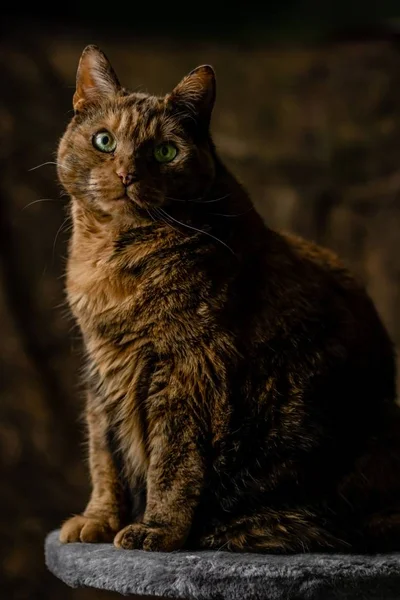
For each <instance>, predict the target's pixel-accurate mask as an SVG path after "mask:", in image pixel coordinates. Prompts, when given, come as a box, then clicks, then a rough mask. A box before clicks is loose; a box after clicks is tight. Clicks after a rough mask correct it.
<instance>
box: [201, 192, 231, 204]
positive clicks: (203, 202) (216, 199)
mask: <svg viewBox="0 0 400 600" xmlns="http://www.w3.org/2000/svg"><path fill="white" fill-rule="evenodd" d="M230 195H231V194H225V196H221V197H220V198H214V199H213V200H191V202H201V204H211V202H220V201H221V200H225V198H229V196H230Z"/></svg>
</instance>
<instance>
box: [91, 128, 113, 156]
mask: <svg viewBox="0 0 400 600" xmlns="http://www.w3.org/2000/svg"><path fill="white" fill-rule="evenodd" d="M92 141H93V146H94V147H95V148H96V150H100V152H114V150H115V148H116V147H117V142H116V139H115V137H114V136H113V135H112V134H111V133H109V132H108V131H99V133H96V135H94V136H93V140H92Z"/></svg>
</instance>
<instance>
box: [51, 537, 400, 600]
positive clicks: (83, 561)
mask: <svg viewBox="0 0 400 600" xmlns="http://www.w3.org/2000/svg"><path fill="white" fill-rule="evenodd" d="M46 564H47V566H48V568H49V569H50V571H51V572H52V573H53V574H54V575H56V576H57V577H59V578H60V579H62V581H64V582H65V583H67V584H68V585H70V586H72V587H79V586H89V587H95V588H99V589H103V590H111V591H115V592H120V593H121V594H125V595H129V594H140V595H152V596H167V597H170V598H187V599H191V598H193V599H194V598H196V599H197V598H199V599H204V600H208V599H216V600H252V599H255V600H256V599H257V600H300V599H306V600H309V599H314V598H315V599H319V600H333V599H339V598H340V599H346V600H350V599H351V600H353V599H365V600H400V553H396V554H387V555H384V554H380V555H374V556H361V555H340V554H299V555H294V556H275V555H260V554H230V553H229V552H224V551H219V552H212V551H202V552H186V551H185V552H184V551H182V552H172V553H168V554H167V553H152V552H143V551H139V550H117V549H116V548H114V547H113V546H112V545H111V544H66V545H62V544H60V543H59V541H58V532H57V531H53V532H52V533H50V534H49V535H48V537H47V539H46Z"/></svg>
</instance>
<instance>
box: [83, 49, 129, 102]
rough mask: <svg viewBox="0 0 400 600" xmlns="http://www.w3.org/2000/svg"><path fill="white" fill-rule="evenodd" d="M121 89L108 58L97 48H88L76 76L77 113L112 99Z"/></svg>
mask: <svg viewBox="0 0 400 600" xmlns="http://www.w3.org/2000/svg"><path fill="white" fill-rule="evenodd" d="M120 89H121V86H120V83H119V81H118V78H117V76H116V74H115V73H114V69H113V68H112V66H111V64H110V62H109V61H108V58H107V57H106V55H105V54H103V52H102V51H101V50H100V48H98V47H97V46H93V45H91V46H86V48H85V49H84V51H83V52H82V56H81V59H80V61H79V65H78V71H77V74H76V91H75V94H74V98H73V106H74V110H75V112H80V111H82V110H83V109H84V108H85V107H86V106H88V105H91V104H96V103H97V102H99V101H101V100H102V99H104V98H106V97H112V96H115V94H117V92H118V91H119V90H120Z"/></svg>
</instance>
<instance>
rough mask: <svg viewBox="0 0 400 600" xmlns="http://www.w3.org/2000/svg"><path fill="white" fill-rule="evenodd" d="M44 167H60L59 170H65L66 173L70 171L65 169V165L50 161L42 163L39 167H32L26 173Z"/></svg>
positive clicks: (67, 168)
mask: <svg viewBox="0 0 400 600" xmlns="http://www.w3.org/2000/svg"><path fill="white" fill-rule="evenodd" d="M46 165H56V166H58V167H60V168H61V169H66V170H67V171H72V169H70V168H69V167H66V166H65V165H62V164H61V163H58V162H54V161H52V160H49V161H47V162H44V163H42V164H41V165H37V166H36V167H32V168H31V169H28V171H35V170H36V169H40V167H45V166H46Z"/></svg>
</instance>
